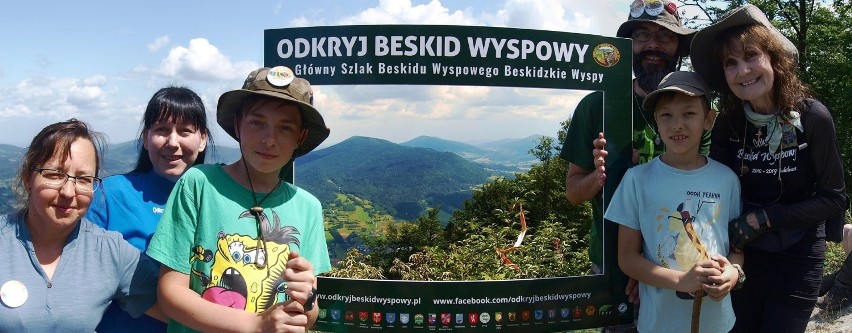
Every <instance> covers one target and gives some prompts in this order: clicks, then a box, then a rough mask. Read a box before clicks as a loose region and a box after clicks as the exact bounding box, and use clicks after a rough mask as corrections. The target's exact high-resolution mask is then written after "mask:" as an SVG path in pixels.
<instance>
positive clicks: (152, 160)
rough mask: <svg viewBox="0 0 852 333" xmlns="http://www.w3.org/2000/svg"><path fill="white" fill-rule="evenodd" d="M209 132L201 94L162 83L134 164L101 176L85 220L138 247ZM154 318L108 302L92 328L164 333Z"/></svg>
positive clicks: (199, 155) (200, 156) (199, 159)
mask: <svg viewBox="0 0 852 333" xmlns="http://www.w3.org/2000/svg"><path fill="white" fill-rule="evenodd" d="M209 133H210V130H209V128H208V127H207V116H206V112H205V108H204V103H203V102H202V101H201V97H198V95H197V94H196V93H195V92H193V91H192V90H190V89H188V88H185V87H165V88H162V89H160V90H158V91H157V92H156V93H154V95H153V96H152V97H151V99H150V100H149V101H148V106H147V107H146V109H145V114H144V115H143V116H142V131H141V133H140V134H139V141H140V142H141V145H142V149H140V152H139V157H138V159H137V162H136V168H135V169H133V171H131V172H130V173H127V174H121V175H114V176H110V177H107V178H106V179H104V182H103V188H104V190H103V191H99V192H98V193H95V196H94V200H93V202H92V208H91V209H90V210H89V212H88V213H87V214H86V218H87V219H89V220H90V221H92V223H94V224H97V225H99V226H101V227H103V228H104V229H107V230H114V231H118V232H120V233H121V234H122V235H123V236H124V239H126V240H127V241H128V242H130V244H132V245H133V246H135V247H136V248H137V249H139V250H140V251H145V250H146V249H147V248H148V242H149V241H150V240H151V236H152V235H153V234H154V231H155V230H156V229H157V224H158V223H159V222H160V217H162V216H163V210H164V208H165V206H166V201H168V199H169V194H170V193H171V192H172V189H173V188H174V187H175V182H176V181H177V180H178V178H180V176H181V175H183V173H184V172H186V170H189V168H190V167H192V166H193V165H196V164H202V163H204V157H205V154H206V148H207V140H208V138H209ZM165 331H166V324H165V323H163V322H161V321H158V320H155V319H154V318H148V317H145V316H143V317H140V318H135V319H134V318H131V317H130V316H129V315H128V314H127V312H125V311H124V310H122V309H121V308H120V306H118V305H116V304H113V305H111V306H110V307H109V308H108V309H107V312H106V313H105V314H104V317H103V320H102V321H101V323H100V324H99V325H98V332H101V333H110V332H122V333H133V332H140V333H141V332H146V333H153V332H165Z"/></svg>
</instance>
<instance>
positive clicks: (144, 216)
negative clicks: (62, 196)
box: [86, 170, 175, 333]
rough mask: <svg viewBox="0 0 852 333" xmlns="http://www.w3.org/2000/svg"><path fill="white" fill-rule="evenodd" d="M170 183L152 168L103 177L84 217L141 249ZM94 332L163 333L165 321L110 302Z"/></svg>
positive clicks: (153, 229) (156, 217)
mask: <svg viewBox="0 0 852 333" xmlns="http://www.w3.org/2000/svg"><path fill="white" fill-rule="evenodd" d="M174 186H175V183H174V182H172V181H170V180H168V179H166V178H163V177H161V176H160V175H158V174H157V173H155V172H154V171H153V170H151V171H146V172H134V173H128V174H123V175H114V176H110V177H107V178H105V179H104V181H103V184H101V189H99V190H98V191H96V192H95V196H94V197H93V198H92V204H91V206H90V207H89V212H88V213H86V218H87V219H89V220H90V221H92V223H94V224H97V225H98V226H100V227H102V228H104V229H107V230H112V231H117V232H119V233H121V235H122V236H123V237H124V239H125V240H127V241H128V242H130V244H131V245H133V246H135V247H136V248H137V249H139V250H140V251H145V249H147V248H148V242H150V240H151V236H153V235H154V231H155V230H157V223H159V222H160V217H162V216H163V208H164V207H165V206H166V201H167V200H168V199H169V194H170V193H171V192H172V188H174ZM97 331H98V332H101V333H109V332H116V333H118V332H122V333H125V332H126V333H133V332H139V333H145V332H165V331H166V324H165V323H163V322H161V321H159V320H156V319H154V318H151V317H148V316H142V317H139V318H133V317H131V316H130V315H129V314H128V313H127V312H125V311H124V310H122V309H121V308H120V307H119V306H118V305H116V304H113V305H110V306H109V308H107V311H106V313H104V316H103V319H102V320H101V323H100V324H99V325H98V329H97Z"/></svg>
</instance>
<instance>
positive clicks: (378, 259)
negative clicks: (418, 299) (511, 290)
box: [330, 137, 591, 281]
mask: <svg viewBox="0 0 852 333" xmlns="http://www.w3.org/2000/svg"><path fill="white" fill-rule="evenodd" d="M552 141H553V140H552V138H547V137H543V138H542V139H541V140H540V143H539V145H538V146H537V147H536V148H534V149H533V151H531V153H532V154H533V155H534V156H536V157H537V158H539V160H540V162H541V163H540V164H537V165H535V166H533V167H532V168H531V169H530V171H529V172H527V173H524V174H516V177H515V178H514V179H504V178H498V179H495V180H493V181H492V182H490V183H487V184H485V185H483V186H482V187H481V188H480V189H478V190H477V191H475V192H474V194H473V198H472V199H470V200H468V201H466V202H465V203H464V205H463V207H462V208H461V209H459V210H457V211H455V212H454V213H453V217H452V219H451V221H450V223H449V224H448V225H447V226H446V227H442V226H441V224H440V221H439V219H438V210H437V209H434V208H433V209H430V210H429V211H428V213H427V214H426V215H424V216H421V217H419V218H418V219H417V220H416V221H415V222H413V223H396V224H392V225H391V226H389V227H388V229H387V231H386V233H385V237H383V238H380V239H372V240H368V241H367V244H368V248H369V252H368V253H362V252H355V251H352V252H349V253H348V255H347V257H346V258H345V259H344V260H342V261H341V263H340V265H339V267H337V268H335V269H334V270H332V272H331V273H330V275H332V276H349V277H362V276H366V275H371V274H372V273H370V272H374V271H376V270H378V271H379V272H381V273H380V274H372V276H379V275H380V276H382V277H383V278H387V279H397V280H422V281H430V280H433V281H447V280H497V279H519V278H542V277H557V276H572V275H581V274H586V273H588V272H589V271H590V267H589V259H588V253H587V246H588V245H587V243H588V232H589V226H590V225H589V223H590V221H591V217H590V216H591V208H590V207H589V206H588V205H581V206H571V205H570V204H568V202H567V200H566V199H565V196H564V193H565V185H564V182H563V180H564V176H565V172H566V171H567V163H565V161H563V160H561V159H559V158H557V157H554V154H553V147H552V143H553V142H552ZM518 203H522V204H523V207H524V209H525V216H526V222H527V226H528V230H527V233H526V237H525V238H524V241H523V243H522V245H521V246H520V247H519V248H517V249H516V250H514V251H511V252H508V254H507V258H508V259H509V260H510V261H511V262H512V263H514V264H516V265H517V267H518V268H519V269H514V268H512V266H510V265H507V264H506V263H504V262H503V261H502V260H501V258H500V256H499V255H498V253H497V251H496V249H498V248H499V249H505V248H508V247H510V246H512V245H513V243H514V242H515V240H516V239H517V238H518V234H519V233H520V230H521V225H520V220H519V214H520V212H519V211H518V210H517V208H518V207H519V206H520V205H518ZM355 263H360V264H361V266H357V265H356V264H355ZM352 267H357V269H352Z"/></svg>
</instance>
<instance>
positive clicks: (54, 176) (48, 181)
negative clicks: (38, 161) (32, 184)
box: [33, 168, 101, 193]
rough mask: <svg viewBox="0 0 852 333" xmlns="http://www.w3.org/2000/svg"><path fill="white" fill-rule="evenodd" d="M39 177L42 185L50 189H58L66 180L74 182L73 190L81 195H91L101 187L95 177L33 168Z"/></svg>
mask: <svg viewBox="0 0 852 333" xmlns="http://www.w3.org/2000/svg"><path fill="white" fill-rule="evenodd" d="M33 170H35V172H38V173H39V174H40V175H41V179H42V181H41V182H42V184H44V186H47V187H50V188H60V187H62V186H63V185H65V182H67V181H68V179H73V180H74V188H76V189H77V191H80V192H83V193H92V192H94V191H95V190H97V189H98V188H99V187H100V186H101V179H100V178H98V177H95V176H72V175H69V174H67V173H64V172H62V171H59V170H55V169H43V168H35V169H33Z"/></svg>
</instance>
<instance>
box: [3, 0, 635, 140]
mask: <svg viewBox="0 0 852 333" xmlns="http://www.w3.org/2000/svg"><path fill="white" fill-rule="evenodd" d="M629 3H630V1H628V0H599V1H578V0H497V1H494V0H476V1H449V0H444V1H438V0H434V1H416V0H410V1H409V0H347V1H328V0H315V1H175V0H172V1H163V0H149V1H106V0H82V1H12V2H10V3H7V4H4V6H3V10H2V11H0V42H2V44H3V47H2V48H0V143H3V144H13V145H16V146H22V147H23V146H26V145H28V144H29V141H30V140H31V139H32V136H33V135H35V134H36V133H37V132H38V131H39V130H40V129H41V128H42V127H44V126H45V125H47V124H50V123H53V122H56V121H61V120H65V119H68V118H71V117H75V118H78V119H81V120H85V121H87V122H89V123H91V124H92V125H93V126H94V127H95V129H96V130H99V131H101V132H104V133H105V134H107V136H108V139H109V141H110V142H111V143H119V142H124V141H128V140H131V139H133V138H135V137H136V135H138V130H139V120H140V117H141V115H142V113H143V112H144V108H145V105H146V103H147V101H148V99H149V98H150V97H151V95H152V94H153V93H154V92H155V91H156V90H157V89H159V88H161V87H163V86H165V85H182V86H187V87H189V88H191V89H193V90H194V91H196V92H197V93H198V94H199V95H200V96H201V97H202V98H203V99H204V102H205V105H206V107H207V109H208V115H209V116H210V120H211V122H212V123H213V124H215V119H214V118H215V110H216V100H217V99H218V98H219V95H221V94H222V93H223V92H225V91H228V90H232V89H237V88H239V87H240V85H241V84H242V82H243V80H244V79H245V77H246V75H247V74H248V73H249V72H251V71H252V70H253V69H255V68H257V67H260V66H261V65H262V63H263V52H262V51H263V31H264V29H277V28H288V27H305V26H319V25H350V24H448V25H479V26H496V27H512V28H527V29H541V30H556V31H571V32H579V33H590V34H599V35H606V36H612V35H614V34H615V31H616V29H617V27H618V24H620V23H621V22H623V21H624V20H625V19H626V18H627V15H628V14H627V13H628V4H629ZM314 90H315V100H314V102H315V105H316V106H317V108H318V109H319V110H320V111H321V112H322V113H323V115H324V117H325V119H326V123H327V125H328V126H329V127H330V128H331V130H332V132H331V133H332V134H331V136H330V137H329V139H328V140H327V141H326V144H333V143H337V142H340V141H342V140H345V139H346V138H348V137H350V136H353V135H362V136H370V137H378V138H383V139H387V140H390V141H393V142H403V141H407V140H410V139H413V138H415V137H417V136H419V135H431V136H438V137H442V138H446V139H451V140H459V141H465V142H480V141H488V140H496V139H502V138H520V137H525V136H528V135H532V134H543V135H551V136H553V135H555V133H556V131H557V130H558V127H559V122H560V121H562V120H564V119H567V118H568V117H569V116H570V112H571V111H572V110H573V108H574V105H575V104H576V102H577V101H579V99H580V98H581V97H582V96H583V95H584V94H585V93H584V92H565V91H553V90H537V89H512V88H489V87H443V86H383V87H380V88H379V87H369V86H315V88H314ZM365 96H368V97H370V98H365ZM424 96H426V98H424ZM429 96H431V98H430V97H429ZM489 96H500V98H501V100H509V101H511V103H506V105H505V106H494V107H490V108H488V109H487V110H486V109H483V108H481V107H478V108H474V107H471V106H470V104H469V101H471V100H473V99H480V100H481V99H483V98H486V99H487V98H489ZM214 128H215V130H214V132H213V135H214V138H215V141H216V143H217V144H224V145H229V146H235V145H236V143H235V142H234V141H233V140H231V139H230V137H228V136H227V135H226V134H225V133H224V132H222V131H221V129H219V128H218V126H214Z"/></svg>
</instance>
